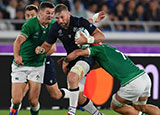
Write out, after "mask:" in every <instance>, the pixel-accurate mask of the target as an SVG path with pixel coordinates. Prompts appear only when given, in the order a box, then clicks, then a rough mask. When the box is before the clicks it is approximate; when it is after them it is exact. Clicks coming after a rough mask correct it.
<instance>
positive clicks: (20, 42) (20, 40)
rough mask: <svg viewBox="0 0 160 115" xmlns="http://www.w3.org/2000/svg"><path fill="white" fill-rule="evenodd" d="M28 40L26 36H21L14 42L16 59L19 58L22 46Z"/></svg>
mask: <svg viewBox="0 0 160 115" xmlns="http://www.w3.org/2000/svg"><path fill="white" fill-rule="evenodd" d="M25 40H26V38H25V36H23V35H19V36H18V37H17V38H16V40H15V42H14V46H13V52H14V57H16V56H19V51H20V47H21V45H22V43H23V42H24V41H25Z"/></svg>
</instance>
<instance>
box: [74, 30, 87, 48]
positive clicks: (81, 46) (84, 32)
mask: <svg viewBox="0 0 160 115" xmlns="http://www.w3.org/2000/svg"><path fill="white" fill-rule="evenodd" d="M80 32H83V34H84V35H85V36H86V38H88V37H89V36H90V34H89V32H88V31H87V30H86V29H85V28H79V29H78V31H77V32H76V34H75V39H78V38H79V37H80V36H81V34H80ZM77 46H78V47H79V48H81V49H86V48H88V47H89V46H90V44H83V45H79V44H77Z"/></svg>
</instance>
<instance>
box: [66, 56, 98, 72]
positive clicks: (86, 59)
mask: <svg viewBox="0 0 160 115" xmlns="http://www.w3.org/2000/svg"><path fill="white" fill-rule="evenodd" d="M80 60H81V61H84V62H86V63H87V64H88V65H89V67H90V69H91V68H92V67H93V66H94V64H95V61H94V58H93V57H88V58H87V57H79V58H77V59H75V60H73V61H71V62H70V63H69V65H68V70H70V69H71V68H72V67H73V66H74V65H75V64H76V63H77V62H78V61H80Z"/></svg>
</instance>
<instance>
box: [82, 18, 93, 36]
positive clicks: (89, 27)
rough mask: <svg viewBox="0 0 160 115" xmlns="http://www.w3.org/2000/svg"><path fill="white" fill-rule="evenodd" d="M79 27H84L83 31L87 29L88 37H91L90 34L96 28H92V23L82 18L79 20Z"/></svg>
mask: <svg viewBox="0 0 160 115" xmlns="http://www.w3.org/2000/svg"><path fill="white" fill-rule="evenodd" d="M79 27H84V28H85V29H87V30H88V32H89V34H90V35H92V33H93V32H94V31H95V29H96V26H94V25H93V24H92V23H90V22H89V21H88V20H86V19H84V18H83V17H81V18H79Z"/></svg>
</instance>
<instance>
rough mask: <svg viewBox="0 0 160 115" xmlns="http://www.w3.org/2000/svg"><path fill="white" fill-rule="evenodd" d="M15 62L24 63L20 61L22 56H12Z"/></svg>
mask: <svg viewBox="0 0 160 115" xmlns="http://www.w3.org/2000/svg"><path fill="white" fill-rule="evenodd" d="M14 59H15V62H16V64H18V65H24V64H23V62H22V57H21V56H15V57H14Z"/></svg>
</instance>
